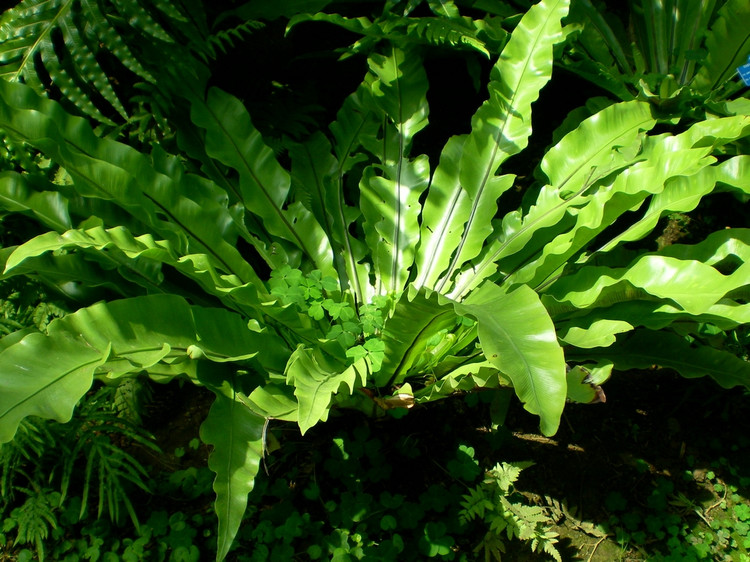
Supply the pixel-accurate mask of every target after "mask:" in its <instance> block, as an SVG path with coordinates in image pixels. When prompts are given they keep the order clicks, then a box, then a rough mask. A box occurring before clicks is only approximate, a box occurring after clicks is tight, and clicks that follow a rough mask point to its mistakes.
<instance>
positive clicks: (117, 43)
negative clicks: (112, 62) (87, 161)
mask: <svg viewBox="0 0 750 562" xmlns="http://www.w3.org/2000/svg"><path fill="white" fill-rule="evenodd" d="M194 19H195V18H191V19H190V20H189V19H188V18H187V17H186V16H185V15H184V14H182V13H181V12H180V11H179V10H178V9H177V8H176V5H175V4H173V3H171V2H168V1H166V0H158V1H156V2H151V3H149V9H146V8H145V7H144V6H143V5H142V4H141V3H139V2H138V1H137V0H112V1H111V2H107V0H23V2H21V3H20V4H18V5H17V6H15V7H13V8H11V9H9V10H7V11H6V12H5V13H4V14H3V16H2V18H0V77H2V78H4V79H6V80H9V81H12V82H13V81H21V82H25V83H26V84H28V85H30V86H32V87H33V88H34V89H35V90H36V91H37V92H39V93H42V92H43V91H45V90H46V91H49V88H50V86H51V85H54V86H55V87H56V88H57V89H58V90H59V91H60V94H61V95H62V97H63V98H64V99H65V100H67V101H68V102H69V103H71V104H72V105H74V106H75V107H76V108H77V109H78V110H79V111H81V112H82V113H84V114H85V115H88V116H89V117H92V118H94V119H96V120H97V121H99V122H101V123H106V124H109V125H112V124H114V120H127V119H128V116H129V115H128V113H129V112H128V110H127V109H126V107H125V105H124V104H123V100H122V96H123V94H122V93H121V92H118V91H116V90H115V86H116V85H117V82H116V80H114V79H113V78H112V77H111V76H110V75H109V74H108V71H107V68H106V65H105V66H103V65H102V63H101V59H102V55H103V54H104V53H107V54H109V55H110V56H111V57H113V58H114V59H116V61H118V62H119V64H120V65H122V66H123V67H124V68H125V69H128V70H129V71H131V72H132V73H133V75H134V76H136V77H139V78H140V79H142V80H143V81H145V82H147V83H152V84H153V83H156V81H157V79H156V78H155V76H154V75H153V73H152V72H150V71H149V70H147V69H146V67H145V66H144V64H143V61H142V60H141V59H140V58H139V54H138V53H136V52H134V50H133V49H132V48H131V46H130V44H132V43H133V41H132V37H138V39H139V40H141V41H145V42H146V43H148V44H152V45H153V44H156V45H160V46H161V47H162V48H156V49H152V51H158V52H160V53H162V55H163V50H164V49H163V47H164V46H166V45H169V44H175V39H174V38H173V35H175V34H176V33H177V30H180V32H179V33H180V35H185V36H192V37H193V39H192V41H193V42H196V39H195V37H196V36H198V37H200V35H201V34H200V32H199V31H198V28H197V27H196V26H195V25H194V24H193V23H192V22H193V21H194ZM159 20H164V21H166V22H168V23H170V24H171V25H173V26H174V28H175V29H174V30H171V29H170V30H169V31H168V30H166V29H165V28H164V27H163V26H162V25H161V24H160V23H159ZM129 38H130V39H131V41H128V39H129ZM198 42H200V41H198ZM118 116H119V119H118Z"/></svg>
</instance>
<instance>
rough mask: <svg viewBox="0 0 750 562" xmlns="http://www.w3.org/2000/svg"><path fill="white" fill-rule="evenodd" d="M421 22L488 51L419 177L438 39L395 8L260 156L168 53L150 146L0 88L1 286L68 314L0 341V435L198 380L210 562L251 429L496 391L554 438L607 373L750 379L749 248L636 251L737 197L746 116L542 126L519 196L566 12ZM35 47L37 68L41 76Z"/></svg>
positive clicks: (206, 70)
mask: <svg viewBox="0 0 750 562" xmlns="http://www.w3.org/2000/svg"><path fill="white" fill-rule="evenodd" d="M323 4H324V3H321V6H318V7H316V9H318V8H320V7H322V5H323ZM65 6H68V5H67V4H66V5H65ZM430 6H431V7H432V9H434V10H435V11H436V12H437V13H436V14H435V19H433V20H431V22H432V23H433V26H432V29H436V30H438V31H437V33H438V37H442V38H444V39H445V40H444V41H438V42H439V43H440V44H441V48H446V46H450V45H451V44H452V43H460V44H462V45H465V44H467V42H468V44H469V45H470V46H472V48H473V49H474V50H475V51H480V55H478V56H481V51H482V49H484V50H485V51H486V52H487V53H489V52H490V51H489V50H490V49H491V48H494V49H498V50H500V49H501V52H499V53H498V55H496V56H493V57H492V58H493V62H492V67H491V70H490V73H489V80H488V84H487V90H488V95H489V98H488V99H487V100H486V101H485V102H484V103H483V104H482V105H481V106H480V107H479V108H478V109H477V110H476V112H475V113H474V114H473V116H472V117H471V123H470V132H469V133H467V134H461V135H457V136H452V137H450V138H449V139H448V141H447V142H446V143H445V145H444V146H443V147H439V148H442V150H440V151H439V158H437V152H436V154H435V156H433V157H432V158H431V157H430V156H428V155H427V154H413V152H416V150H415V148H414V147H415V146H418V144H417V140H418V139H419V138H420V136H421V135H425V134H427V133H428V132H429V130H430V128H429V125H430V123H429V106H428V103H427V99H428V86H429V84H428V80H427V74H426V73H425V70H424V67H423V63H422V55H423V52H424V50H423V49H425V48H427V49H429V46H427V47H425V46H424V45H422V44H420V43H419V41H416V42H415V41H413V38H414V36H415V34H416V37H418V38H420V37H421V38H424V37H433V38H434V37H435V35H431V34H430V33H427V31H426V30H427V29H429V27H430V26H429V25H427V24H425V25H426V27H425V28H424V29H420V28H419V27H418V25H417V27H413V26H412V25H411V23H409V22H405V21H404V17H405V16H402V15H400V14H397V12H396V8H397V7H399V5H390V4H389V5H386V8H385V11H384V12H383V13H381V14H378V15H377V18H375V17H373V18H371V19H365V18H361V19H359V20H357V25H359V26H360V31H362V32H363V33H364V34H365V35H366V36H367V38H368V39H369V40H368V41H366V42H365V43H364V45H363V44H358V46H357V49H354V50H355V52H362V53H364V55H365V56H366V61H367V62H366V70H365V71H364V74H365V77H364V80H362V81H361V83H360V85H359V86H358V87H357V88H356V90H355V92H354V93H353V94H351V95H350V96H349V97H347V98H346V99H345V101H344V103H343V106H342V108H341V109H340V110H339V111H338V113H337V114H336V117H335V120H334V122H333V123H332V124H331V125H330V126H328V127H325V128H323V129H322V130H317V131H313V132H311V133H310V134H306V135H301V136H300V138H298V139H297V140H291V139H288V138H287V139H283V138H282V139H280V145H276V148H277V149H281V151H282V152H281V153H280V154H279V155H277V154H276V153H274V151H273V150H272V149H271V148H270V147H269V146H268V145H267V144H266V142H265V140H264V138H263V136H262V134H261V132H260V131H259V130H258V129H257V128H255V127H254V125H253V121H252V119H251V117H252V116H251V115H250V114H249V113H248V111H247V109H246V108H245V106H244V105H243V103H242V101H241V100H240V99H238V98H237V97H235V96H233V95H231V94H229V93H226V92H225V91H223V90H221V89H219V88H217V87H215V86H209V84H210V80H209V77H210V70H211V69H210V65H209V66H203V65H201V64H200V63H199V60H198V59H197V58H196V57H194V56H191V57H190V58H189V59H187V60H189V61H190V64H185V62H184V61H183V63H180V62H179V61H178V59H179V57H180V55H181V54H183V53H189V52H190V51H189V50H184V51H180V45H179V42H175V44H174V45H173V47H174V49H175V50H174V51H171V50H169V49H167V50H165V59H166V60H167V61H170V62H173V63H174V65H173V66H172V67H170V65H166V66H165V69H164V72H163V73H162V74H163V76H162V79H163V80H164V82H162V83H161V84H160V85H161V86H163V87H164V89H165V91H168V92H170V94H171V95H173V96H175V99H174V104H173V105H174V107H173V108H172V109H173V111H169V107H168V108H167V109H166V111H165V119H166V120H167V125H165V127H164V128H163V130H165V131H174V130H176V131H178V132H177V133H175V135H176V136H173V137H167V136H165V137H164V142H162V143H158V142H150V141H149V140H148V139H149V138H150V137H149V136H148V135H146V136H145V137H144V136H143V135H140V136H139V135H134V136H128V135H124V136H121V140H120V141H116V140H113V139H112V138H107V137H106V136H104V135H102V134H97V131H98V132H100V133H104V132H110V133H112V134H115V133H113V132H112V130H111V129H107V128H102V127H103V125H100V126H98V129H97V131H95V130H94V129H93V128H92V126H91V124H90V123H89V122H88V121H87V120H86V119H84V118H82V117H77V116H74V115H72V114H71V113H69V112H68V111H66V110H65V109H64V108H63V107H62V106H61V105H60V104H59V103H57V102H55V101H51V100H48V99H45V98H44V97H42V96H40V95H39V93H38V92H35V91H34V90H33V89H32V88H31V87H29V86H27V85H23V84H20V83H12V82H5V81H3V82H0V129H2V130H3V131H4V132H5V133H6V134H7V135H8V137H9V138H10V139H12V141H13V142H15V143H17V144H21V145H24V144H25V146H27V147H29V148H28V150H29V151H32V150H33V151H38V152H39V153H41V154H43V155H44V158H46V159H48V161H49V162H51V163H52V168H51V169H49V168H45V169H43V170H41V171H37V170H36V169H35V168H34V167H33V166H28V167H26V168H24V167H23V166H21V167H19V168H14V169H9V170H7V171H5V172H3V175H2V188H3V193H4V200H3V205H4V206H5V208H6V210H7V211H8V212H9V213H25V214H26V215H27V216H30V217H32V218H33V219H34V220H35V221H37V222H38V223H39V224H40V225H41V226H42V227H43V228H46V229H49V232H46V233H43V234H40V235H39V236H36V237H34V238H31V239H29V240H26V241H22V243H20V244H18V245H15V246H11V247H6V248H3V250H2V252H1V254H0V255H1V256H2V259H3V262H4V272H3V276H4V277H5V278H12V277H14V276H20V275H24V276H27V277H30V278H34V279H39V280H41V281H42V282H44V283H46V284H48V285H51V286H52V287H54V288H56V289H57V290H59V291H60V292H61V293H63V294H65V295H67V296H68V297H70V298H71V299H73V300H74V301H75V302H76V303H77V304H76V305H74V307H73V310H74V311H71V313H70V314H68V315H66V316H64V317H63V318H60V319H58V320H55V321H53V322H51V323H50V324H49V326H47V327H46V328H45V329H44V330H43V331H39V330H38V329H36V328H29V329H26V330H20V331H17V332H14V333H12V334H10V335H8V336H6V337H5V338H3V339H2V340H0V348H1V349H2V352H0V368H1V372H2V376H1V377H0V391H1V392H0V440H1V441H4V442H7V441H9V440H10V439H12V438H13V437H14V435H15V434H16V433H17V431H18V427H19V424H20V423H22V420H23V419H24V418H26V417H28V416H40V417H45V418H51V419H55V420H58V421H67V420H69V419H70V417H71V416H72V413H73V410H74V407H75V405H76V404H77V403H78V401H79V400H80V399H81V398H82V397H83V396H84V395H85V394H86V393H87V392H88V391H89V389H90V388H91V386H92V383H93V381H94V380H98V381H103V382H105V383H106V384H110V385H118V384H121V383H122V382H123V381H125V380H128V379H130V378H133V377H139V376H141V375H144V374H146V375H147V376H148V377H150V378H151V379H153V380H155V381H159V382H167V381H169V380H171V379H174V378H182V379H186V380H190V381H192V382H194V383H196V384H198V385H201V386H205V387H207V388H208V389H210V390H211V391H212V392H213V393H214V395H215V402H214V404H213V406H212V407H211V410H210V412H209V414H208V417H207V418H206V420H205V421H204V422H203V424H202V426H201V432H200V436H201V439H202V440H203V441H204V442H205V443H206V444H209V445H211V446H212V448H213V452H212V454H211V456H210V458H209V461H208V464H209V467H210V468H211V470H212V471H214V473H215V474H216V477H215V481H214V486H213V488H214V492H215V493H216V502H215V508H216V512H217V515H218V533H217V553H216V556H217V558H218V559H222V558H224V557H225V556H226V555H227V553H228V552H229V550H230V548H231V545H232V542H233V540H234V537H235V536H236V534H237V532H238V529H239V527H240V524H241V521H242V517H243V514H244V512H245V510H246V506H247V497H248V493H249V492H251V490H252V488H253V482H254V479H255V476H256V475H257V473H258V471H259V468H260V464H261V460H262V458H263V456H264V452H265V449H266V446H267V428H268V424H269V422H270V421H271V420H282V421H286V422H294V423H297V424H298V426H299V429H300V431H301V432H302V433H303V434H304V433H306V432H308V431H310V430H311V429H312V428H314V427H315V426H316V425H317V424H318V423H319V422H320V421H326V420H327V419H328V417H329V415H330V413H331V412H332V411H336V410H341V409H344V408H348V409H355V410H360V411H362V412H364V413H366V414H368V415H370V416H374V417H378V416H386V415H392V414H393V413H394V411H398V412H399V415H400V414H403V413H404V411H406V410H408V409H409V408H410V407H411V406H413V405H414V404H421V403H426V402H431V401H436V400H439V399H443V398H445V397H447V396H450V395H452V394H454V393H456V392H466V391H473V390H478V389H502V388H513V390H514V391H515V393H516V395H517V396H518V398H519V399H520V401H521V402H522V403H523V404H524V407H525V408H526V409H527V410H528V411H529V412H531V413H533V414H535V415H537V416H539V420H540V428H541V431H542V433H544V434H545V435H552V434H554V433H555V432H556V431H557V429H558V427H559V425H560V419H561V415H562V411H563V407H564V404H565V402H566V400H567V399H569V400H573V401H578V402H592V401H595V400H601V399H602V397H603V395H602V393H601V392H602V391H601V388H600V386H599V385H600V384H601V383H602V382H604V381H605V380H606V379H607V378H608V377H609V375H610V373H611V371H612V369H613V367H616V368H618V369H628V368H635V367H649V366H651V365H653V364H659V365H662V366H666V367H670V368H673V369H675V370H677V371H678V372H680V373H681V374H682V375H684V376H687V377H697V376H705V375H708V376H711V377H712V378H714V379H715V380H716V381H717V382H719V384H721V385H722V386H725V387H733V386H736V385H745V386H746V385H747V381H748V380H749V379H748V374H749V369H748V365H747V362H745V361H743V360H742V359H740V358H738V357H737V356H736V355H735V354H733V353H731V352H730V351H727V350H726V349H722V348H721V344H722V343H723V339H722V337H721V336H722V334H724V333H726V332H727V331H731V330H732V329H734V328H736V327H737V326H740V325H741V324H743V323H746V322H747V317H748V305H747V304H746V302H745V296H746V291H747V280H748V279H750V276H748V273H747V269H748V267H750V266H748V264H747V261H746V260H747V256H748V251H749V246H748V244H750V231H748V230H747V229H744V228H732V229H725V230H717V231H715V232H712V233H710V234H709V235H708V236H706V237H705V238H704V239H702V240H699V241H695V243H691V244H680V245H670V246H666V247H664V248H661V249H659V250H658V251H653V249H651V248H649V247H648V245H647V244H646V243H643V244H640V245H639V244H637V243H638V242H640V241H643V240H644V239H646V238H647V237H648V236H650V235H652V233H653V232H654V230H655V228H656V227H657V225H658V224H659V223H660V220H661V219H662V218H663V217H666V216H667V215H670V214H673V213H676V212H689V211H691V210H693V209H695V208H696V206H697V205H698V204H699V203H700V202H701V200H702V199H703V198H704V197H706V196H709V195H711V194H713V193H714V192H716V191H726V192H730V193H733V194H735V195H736V196H737V197H738V199H739V200H740V201H741V200H743V197H745V196H746V195H747V191H748V188H749V187H748V185H747V179H746V178H747V177H748V174H747V166H748V159H747V155H744V154H742V153H741V148H740V147H741V145H740V144H738V142H739V141H741V140H742V139H743V138H745V137H746V136H747V135H748V134H749V133H750V117H748V115H745V114H742V113H737V114H728V115H725V116H723V117H717V116H714V115H709V116H707V117H706V118H703V119H699V120H692V121H690V122H685V123H683V122H680V121H679V120H676V119H675V118H674V117H673V116H669V118H668V119H666V120H662V115H661V114H660V113H659V112H658V111H657V109H656V108H655V107H654V106H652V105H650V104H649V103H647V102H643V101H629V102H622V103H607V104H603V105H605V107H603V108H601V109H600V110H599V111H597V112H595V113H593V114H590V115H589V113H591V112H590V111H588V110H584V111H579V112H576V113H575V114H573V115H571V116H570V118H569V119H567V120H564V121H563V119H562V117H564V116H561V122H562V126H561V127H560V128H559V129H558V130H557V132H556V134H555V137H554V142H553V145H552V146H551V148H549V149H548V150H546V151H545V152H544V154H543V155H541V159H540V162H539V164H538V166H537V167H536V169H535V171H534V175H533V179H532V177H530V176H529V177H517V176H516V174H514V173H508V172H504V166H509V167H510V165H511V164H512V163H513V160H511V159H512V158H513V159H515V160H516V161H518V160H520V159H523V157H524V156H526V152H525V149H526V148H527V145H528V143H529V137H530V136H531V133H532V129H531V106H532V103H533V102H534V101H535V100H536V99H537V98H538V96H539V92H540V91H541V89H542V88H543V87H544V86H545V85H546V84H547V82H548V81H549V79H550V76H551V73H552V68H553V62H554V60H555V53H556V50H557V51H559V50H560V49H561V48H562V46H563V43H564V42H565V40H566V37H568V36H570V34H572V33H574V32H576V29H577V28H576V27H575V26H570V27H565V26H564V22H563V20H564V18H565V17H566V15H567V12H568V2H566V1H563V0H557V1H544V2H540V3H539V4H536V5H534V6H533V7H531V8H530V9H529V10H528V12H526V13H525V14H523V16H522V17H520V18H509V19H508V20H507V21H505V20H503V21H501V22H498V21H496V20H495V19H493V18H491V17H490V16H486V17H485V18H484V19H477V20H471V23H469V22H467V21H466V20H463V19H460V20H459V19H457V15H456V13H453V12H454V10H455V6H453V4H450V3H448V4H444V6H449V7H450V9H449V10H448V13H444V14H443V13H441V10H440V9H438V8H439V6H437V5H436V4H435V3H428V8H429V7H430ZM66 9H67V8H66ZM160 9H161V8H160ZM400 9H401V13H404V9H405V11H406V13H407V15H408V12H409V6H406V7H405V6H400ZM282 11H283V10H282ZM238 13H240V12H238ZM250 13H252V11H251V12H250ZM235 15H236V14H235ZM497 17H501V16H497ZM440 18H446V20H445V25H443V26H440V25H439V24H440V23H441V22H443V20H440ZM303 20H322V21H313V22H306V21H303ZM12 21H13V20H12V18H11V24H8V25H12ZM248 21H249V20H248ZM459 21H460V22H463V24H465V25H464V29H465V30H466V31H465V33H464V35H463V36H462V35H460V34H459V35H458V36H457V35H455V32H456V31H455V28H456V26H458V25H459ZM323 22H329V23H330V22H333V23H338V24H342V25H344V26H345V27H346V26H349V27H351V26H352V25H353V24H352V21H351V20H347V19H346V18H344V17H343V16H341V17H338V16H335V15H333V14H328V15H325V16H324V15H309V16H305V17H298V18H297V19H296V20H292V21H291V24H290V25H291V32H292V33H293V32H294V30H295V29H297V28H298V26H302V25H306V26H307V25H323ZM447 22H452V23H450V24H449V23H447ZM412 23H414V22H412ZM428 23H430V22H428ZM503 25H505V26H506V27H509V28H511V29H512V31H511V33H510V35H509V36H507V34H506V32H504V31H501V30H502V29H504V28H503ZM48 28H49V26H47V27H46V28H45V29H48ZM440 33H442V35H441V34H440ZM452 33H453V34H452ZM455 37H459V38H460V37H468V38H469V39H466V40H461V39H458V40H454V39H455ZM490 39H492V40H490ZM493 41H494V42H493ZM433 42H435V41H425V43H428V44H432V43H433ZM415 43H416V44H415ZM34 45H36V44H34ZM24 48H28V45H27V46H26V47H24ZM57 53H58V51H54V49H53V51H50V50H49V49H48V50H47V51H44V54H43V55H42V56H43V57H46V58H45V61H46V64H50V61H54V60H55V56H57ZM175 53H176V54H175ZM31 55H33V53H31V54H30V56H31ZM53 55H54V56H53ZM186 56H187V55H186ZM147 58H148V57H145V58H144V60H146V59H147ZM53 78H54V77H53ZM63 93H64V92H63ZM76 97H77V96H73V99H69V100H68V102H73V105H74V106H75V101H76ZM110 103H111V102H110ZM737 107H741V106H737ZM69 109H70V108H69ZM185 110H186V111H185ZM587 111H588V113H587ZM730 113H731V112H730ZM188 117H189V118H188ZM170 119H172V122H171V123H170ZM104 125H106V123H104ZM169 134H170V135H171V134H172V133H171V132H170V133H169ZM157 136H158V135H157ZM126 139H128V142H129V144H128V143H125V142H121V141H122V140H126ZM511 169H512V168H511ZM24 170H25V171H24ZM96 301H99V302H96ZM94 303H96V304H94ZM717 342H718V343H717ZM32 373H33V374H32ZM498 396H505V395H504V394H498ZM496 409H497V410H502V404H501V403H500V401H498V404H497V408H496ZM227 428H230V429H231V431H227ZM488 468H491V467H488ZM488 493H489V492H488ZM493 497H494V496H493ZM498 501H499V500H498ZM501 519H502V520H505V518H504V517H501V518H500V519H498V520H501ZM541 536H542V537H543V536H544V535H541Z"/></svg>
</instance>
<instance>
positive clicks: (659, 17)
mask: <svg viewBox="0 0 750 562" xmlns="http://www.w3.org/2000/svg"><path fill="white" fill-rule="evenodd" d="M628 15H629V19H627V20H624V19H620V18H619V17H617V16H616V15H614V14H612V13H610V12H608V11H607V10H606V9H605V7H604V5H603V4H602V5H599V3H596V2H592V0H576V1H575V2H573V4H572V8H571V21H574V22H576V23H577V24H578V25H581V26H582V30H581V32H580V34H578V35H576V36H575V37H574V38H572V41H571V43H570V46H571V48H570V49H569V50H568V51H567V53H566V56H565V57H563V60H562V62H563V64H564V65H565V66H566V67H567V68H568V69H570V70H572V71H573V72H577V73H579V74H580V75H581V76H583V77H585V78H587V79H588V80H591V81H592V82H594V83H596V84H597V85H599V86H602V87H603V88H605V89H607V90H608V91H610V92H612V93H613V94H615V95H616V96H617V97H619V98H620V99H622V100H630V99H636V98H637V99H643V100H648V101H651V102H652V103H654V104H656V105H658V106H659V107H660V108H661V109H662V110H663V111H666V112H671V113H673V114H679V113H680V112H683V113H684V112H685V111H687V110H689V109H691V108H697V109H699V110H700V111H701V112H705V110H706V106H708V107H709V108H710V110H712V111H721V112H722V113H723V114H727V112H728V111H729V112H731V111H732V110H731V109H729V108H725V109H723V110H722V109H721V103H722V102H725V101H726V100H727V99H730V98H732V97H733V96H735V95H736V94H738V93H739V92H740V91H741V90H742V89H743V87H744V85H743V84H742V82H741V81H740V80H739V78H738V77H737V70H736V69H737V67H738V66H740V65H741V64H743V63H744V62H745V59H746V58H747V55H748V54H750V32H748V29H747V26H746V25H745V24H744V22H745V21H747V19H748V18H749V17H750V3H748V2H747V0H721V1H719V2H717V1H716V0H703V1H700V2H690V1H685V0H668V1H654V0H631V1H630V2H629V10H628Z"/></svg>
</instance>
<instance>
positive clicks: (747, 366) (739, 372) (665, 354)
mask: <svg viewBox="0 0 750 562" xmlns="http://www.w3.org/2000/svg"><path fill="white" fill-rule="evenodd" d="M570 357H571V358H575V359H576V360H580V359H581V358H586V359H602V360H606V361H611V362H612V363H613V364H614V366H615V368H616V369H618V370H621V371H627V370H629V369H647V368H650V367H652V366H654V365H659V366H661V367H664V368H668V369H674V370H675V371H677V372H678V373H680V375H682V376H683V377H687V378H695V377H704V376H709V377H711V378H712V379H714V380H715V381H716V382H717V383H719V384H720V385H721V386H723V387H724V388H732V387H734V386H745V387H749V388H750V363H748V362H747V361H743V360H742V359H740V358H738V357H737V356H735V355H733V354H731V353H729V352H726V351H720V350H718V349H714V348H712V347H708V346H702V345H691V344H690V343H689V342H688V341H687V340H685V339H684V338H681V337H680V336H678V335H676V334H670V333H668V332H653V331H649V330H637V331H636V332H633V333H632V334H630V335H628V336H627V337H624V338H622V340H620V339H619V338H618V342H617V343H616V344H615V345H612V346H610V347H608V348H604V349H596V350H581V351H576V352H575V353H571V354H570ZM654 376H658V374H657V373H654Z"/></svg>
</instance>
